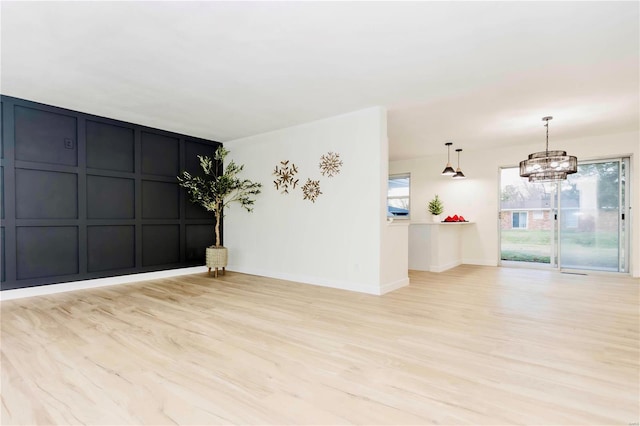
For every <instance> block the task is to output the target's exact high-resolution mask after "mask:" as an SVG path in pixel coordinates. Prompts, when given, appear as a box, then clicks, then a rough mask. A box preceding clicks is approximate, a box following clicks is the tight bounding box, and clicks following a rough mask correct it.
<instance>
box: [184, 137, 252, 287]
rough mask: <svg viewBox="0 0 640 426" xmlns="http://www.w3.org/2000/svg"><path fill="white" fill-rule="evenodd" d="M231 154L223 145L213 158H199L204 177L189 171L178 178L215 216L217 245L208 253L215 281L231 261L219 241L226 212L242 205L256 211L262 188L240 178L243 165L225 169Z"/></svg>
mask: <svg viewBox="0 0 640 426" xmlns="http://www.w3.org/2000/svg"><path fill="white" fill-rule="evenodd" d="M228 154H229V151H228V150H227V149H225V148H224V147H223V146H222V145H221V146H219V147H218V149H216V152H215V153H214V155H213V158H211V157H207V156H202V155H198V158H199V159H200V167H202V171H203V172H204V176H192V175H191V174H190V173H189V172H187V171H183V172H182V174H181V175H180V176H178V182H179V184H180V186H182V187H183V188H185V189H186V190H187V194H188V196H189V200H190V201H191V202H193V203H196V204H199V205H201V206H202V207H204V208H205V209H206V210H208V211H210V212H213V214H214V216H215V219H216V224H215V236H216V243H215V245H213V246H210V247H207V252H206V260H207V267H208V268H209V274H211V269H212V268H214V269H215V272H214V276H215V277H217V276H218V269H220V268H221V269H222V273H223V274H224V272H225V268H226V266H227V260H228V253H227V248H226V247H223V246H222V244H221V239H220V222H221V220H222V218H223V217H224V216H225V214H224V210H225V208H227V207H229V206H230V205H231V204H232V203H239V204H240V205H241V206H242V207H243V208H244V209H246V210H247V211H248V212H251V211H253V204H254V202H255V200H254V199H253V198H252V197H253V196H255V195H257V194H259V193H260V188H261V187H262V184H260V183H255V182H252V181H250V180H249V179H240V178H239V177H238V175H239V174H240V172H242V170H243V169H244V165H240V166H239V165H237V164H236V163H235V162H234V161H233V160H231V161H230V162H229V164H227V167H226V168H225V167H224V159H225V157H226V156H227V155H228Z"/></svg>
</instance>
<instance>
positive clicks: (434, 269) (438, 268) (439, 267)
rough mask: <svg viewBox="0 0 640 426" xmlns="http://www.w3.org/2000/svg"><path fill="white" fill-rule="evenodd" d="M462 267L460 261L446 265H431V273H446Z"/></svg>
mask: <svg viewBox="0 0 640 426" xmlns="http://www.w3.org/2000/svg"><path fill="white" fill-rule="evenodd" d="M460 265H462V262H461V261H460V260H454V261H453V262H449V263H445V264H444V265H430V266H429V271H430V272H444V271H446V270H447V269H451V268H455V267H456V266H460Z"/></svg>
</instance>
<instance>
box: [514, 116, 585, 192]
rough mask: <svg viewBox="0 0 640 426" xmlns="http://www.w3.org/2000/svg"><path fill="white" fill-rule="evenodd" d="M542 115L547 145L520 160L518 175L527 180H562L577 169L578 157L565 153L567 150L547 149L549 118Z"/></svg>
mask: <svg viewBox="0 0 640 426" xmlns="http://www.w3.org/2000/svg"><path fill="white" fill-rule="evenodd" d="M552 118H553V117H543V118H542V121H544V122H545V124H544V127H546V128H547V147H546V150H545V151H540V152H534V153H533V154H529V158H527V159H526V160H524V161H521V162H520V176H522V177H526V178H529V182H552V181H557V180H563V179H566V178H567V175H570V174H572V173H576V172H577V171H578V159H577V158H576V157H574V156H572V155H567V151H549V120H551V119H552Z"/></svg>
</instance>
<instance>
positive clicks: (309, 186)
mask: <svg viewBox="0 0 640 426" xmlns="http://www.w3.org/2000/svg"><path fill="white" fill-rule="evenodd" d="M302 193H303V194H304V198H303V200H309V201H311V202H312V203H315V202H316V198H318V196H319V195H321V194H322V192H320V181H319V180H311V179H307V183H305V184H304V185H303V186H302Z"/></svg>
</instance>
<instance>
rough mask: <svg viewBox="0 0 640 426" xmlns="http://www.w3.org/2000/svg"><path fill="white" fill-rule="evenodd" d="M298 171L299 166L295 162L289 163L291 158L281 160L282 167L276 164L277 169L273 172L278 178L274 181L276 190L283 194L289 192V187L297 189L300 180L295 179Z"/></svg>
mask: <svg viewBox="0 0 640 426" xmlns="http://www.w3.org/2000/svg"><path fill="white" fill-rule="evenodd" d="M296 173H298V168H297V167H296V165H295V164H293V163H291V165H289V160H286V161H281V162H280V167H278V166H277V165H276V169H275V170H274V171H273V174H274V175H276V176H277V178H276V180H274V181H273V184H274V185H275V186H276V190H278V191H280V192H281V193H282V194H288V193H289V189H295V187H296V185H298V181H299V180H300V179H295V180H294V178H295V175H296Z"/></svg>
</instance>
